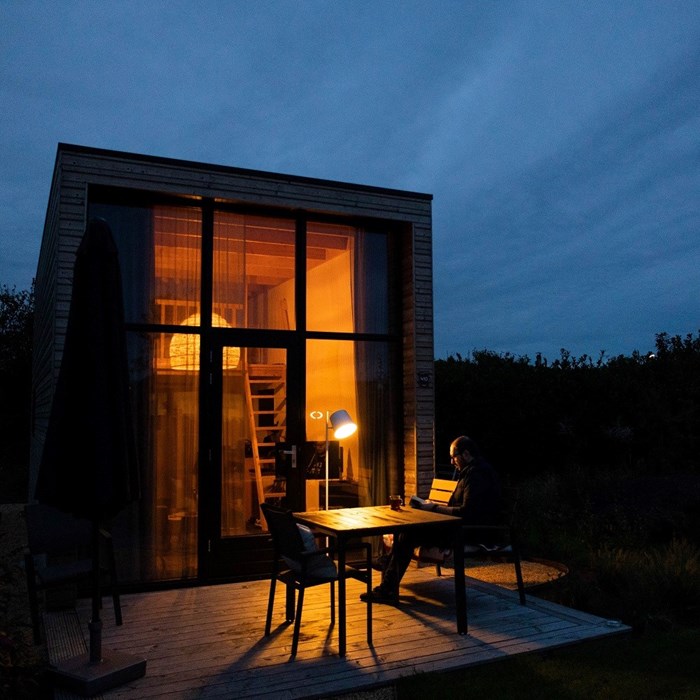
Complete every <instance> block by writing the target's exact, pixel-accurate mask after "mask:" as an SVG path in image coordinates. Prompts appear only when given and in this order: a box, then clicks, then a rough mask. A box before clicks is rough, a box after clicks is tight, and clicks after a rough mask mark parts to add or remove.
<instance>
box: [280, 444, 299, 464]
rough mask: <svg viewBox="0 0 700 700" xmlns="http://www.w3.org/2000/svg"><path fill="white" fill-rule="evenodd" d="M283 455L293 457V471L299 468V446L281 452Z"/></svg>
mask: <svg viewBox="0 0 700 700" xmlns="http://www.w3.org/2000/svg"><path fill="white" fill-rule="evenodd" d="M280 452H281V453H282V454H283V455H292V469H296V468H297V446H296V445H292V446H291V448H290V449H288V450H280Z"/></svg>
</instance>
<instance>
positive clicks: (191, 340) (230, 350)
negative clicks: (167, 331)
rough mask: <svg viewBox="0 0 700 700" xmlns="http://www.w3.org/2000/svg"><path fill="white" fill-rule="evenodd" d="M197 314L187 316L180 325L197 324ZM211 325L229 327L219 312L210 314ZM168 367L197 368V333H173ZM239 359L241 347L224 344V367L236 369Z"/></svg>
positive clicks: (198, 318)
mask: <svg viewBox="0 0 700 700" xmlns="http://www.w3.org/2000/svg"><path fill="white" fill-rule="evenodd" d="M200 320H201V319H200V316H199V314H192V316H188V317H187V318H186V319H185V320H184V321H183V322H182V323H181V324H180V325H182V326H199V325H200ZM211 325H212V326H215V327H217V328H230V325H229V324H228V323H227V321H226V319H225V318H223V317H222V316H219V314H212V315H211ZM168 354H169V355H170V367H171V368H172V369H177V370H190V371H193V370H198V369H199V334H198V333H175V334H174V335H173V337H172V338H171V340H170V349H169V353H168ZM240 361H241V349H240V348H234V347H229V346H225V347H224V356H223V368H224V369H236V367H238V363H239V362H240Z"/></svg>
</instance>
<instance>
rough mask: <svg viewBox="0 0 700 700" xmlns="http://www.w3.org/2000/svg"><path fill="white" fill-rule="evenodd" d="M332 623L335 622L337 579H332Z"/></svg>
mask: <svg viewBox="0 0 700 700" xmlns="http://www.w3.org/2000/svg"><path fill="white" fill-rule="evenodd" d="M330 586H331V625H334V624H335V581H331V583H330Z"/></svg>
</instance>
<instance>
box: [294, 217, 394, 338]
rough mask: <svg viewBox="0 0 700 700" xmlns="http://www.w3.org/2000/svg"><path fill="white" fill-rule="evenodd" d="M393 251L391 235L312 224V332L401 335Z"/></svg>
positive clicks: (309, 243)
mask: <svg viewBox="0 0 700 700" xmlns="http://www.w3.org/2000/svg"><path fill="white" fill-rule="evenodd" d="M389 245H390V236H389V235H388V234H387V233H386V232H373V231H368V230H365V229H358V228H354V227H352V226H345V225H340V224H326V223H319V222H309V224H308V227H307V248H306V288H307V293H306V315H307V327H308V329H309V330H312V331H330V332H338V333H383V334H385V333H393V332H395V331H396V320H395V319H396V314H395V313H394V312H395V308H394V305H395V302H394V300H395V298H396V296H395V295H394V294H392V293H391V292H392V289H393V286H394V285H393V284H392V277H391V268H390V264H389V261H390V250H389Z"/></svg>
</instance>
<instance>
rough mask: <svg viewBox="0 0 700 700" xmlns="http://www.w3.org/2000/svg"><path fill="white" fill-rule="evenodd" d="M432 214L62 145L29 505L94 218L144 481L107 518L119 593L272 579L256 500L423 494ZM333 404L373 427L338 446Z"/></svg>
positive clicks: (350, 191)
mask: <svg viewBox="0 0 700 700" xmlns="http://www.w3.org/2000/svg"><path fill="white" fill-rule="evenodd" d="M431 207H432V197H431V195H428V194H422V193H415V192H406V191H402V190H393V189H385V188H379V187H371V186H365V185H357V184H348V183H342V182H334V181H327V180H320V179H314V178H308V177H299V176H290V175H282V174H276V173H269V172H259V171H254V170H246V169H241V168H234V167H225V166H219V165H210V164H204V163H195V162H189V161H182V160H174V159H169V158H160V157H153V156H145V155H136V154H130V153H122V152H116V151H108V150H102V149H95V148H88V147H83V146H75V145H67V144H59V145H58V149H57V155H56V163H55V169H54V175H53V182H52V185H51V191H50V197H49V202H48V207H47V214H46V222H45V227H44V234H43V239H42V244H41V251H40V255H39V262H38V268H37V275H36V284H35V291H36V322H35V324H36V325H35V352H34V378H33V426H32V453H31V468H30V484H29V498H30V500H31V499H32V498H33V493H34V485H35V482H36V477H37V471H38V465H39V461H40V459H41V452H42V447H43V441H44V437H45V434H46V428H47V425H48V420H49V414H50V410H51V401H52V397H53V393H54V390H55V385H56V380H57V376H58V371H59V368H60V363H61V356H62V350H63V341H64V336H65V330H66V324H67V318H68V311H69V307H70V298H71V284H72V275H73V265H74V258H75V251H76V250H77V247H78V245H79V243H80V241H81V238H82V236H83V233H84V231H85V228H86V224H87V222H88V221H89V220H90V219H91V218H93V217H99V218H102V219H104V220H105V221H106V222H107V223H108V224H109V226H110V229H111V231H112V235H113V237H114V239H115V242H116V244H117V247H118V250H119V260H120V266H121V272H122V283H123V289H124V307H125V313H126V328H125V331H126V334H127V343H128V348H129V371H130V382H131V391H132V401H133V410H134V416H135V419H134V420H135V426H134V430H135V433H136V437H137V444H138V451H139V466H140V473H141V491H142V495H141V499H140V500H139V501H138V502H135V503H133V504H132V505H130V506H129V507H128V508H127V509H126V510H125V511H124V512H123V513H121V514H120V515H119V516H118V517H117V518H116V520H115V522H114V523H113V532H114V537H115V544H116V546H117V552H118V558H119V561H118V565H119V570H120V576H121V578H122V579H123V580H124V581H125V582H131V583H134V584H139V585H150V584H163V583H172V584H174V583H177V582H193V583H194V582H205V581H216V580H224V579H226V580H231V579H235V578H245V577H253V576H257V575H260V574H262V573H264V572H267V570H268V569H267V563H266V560H267V558H268V556H269V551H268V545H267V537H266V536H265V522H264V519H263V518H262V516H261V512H260V508H259V504H260V503H261V502H262V501H263V500H265V501H267V500H274V501H277V502H280V503H284V504H287V505H288V506H289V507H290V508H293V509H295V510H302V509H312V508H318V507H324V504H325V502H326V499H328V502H329V505H330V507H342V506H348V505H375V504H383V503H388V497H389V495H390V494H392V493H404V494H409V495H410V494H411V493H414V492H425V490H426V488H427V486H428V485H429V483H430V481H431V479H432V477H433V465H434V425H433V416H434V396H433V301H432V238H431V237H432V231H431ZM338 409H342V410H344V411H346V412H347V413H348V414H349V415H350V416H351V417H352V418H353V420H354V422H355V423H356V424H357V426H358V430H357V431H356V432H355V433H354V434H353V435H351V436H349V437H347V438H346V439H343V440H336V439H334V437H333V435H331V436H330V440H329V427H328V426H329V416H330V415H331V414H332V413H333V412H335V411H336V410H338ZM326 448H327V449H326ZM326 472H327V473H326ZM326 485H328V489H326Z"/></svg>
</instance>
